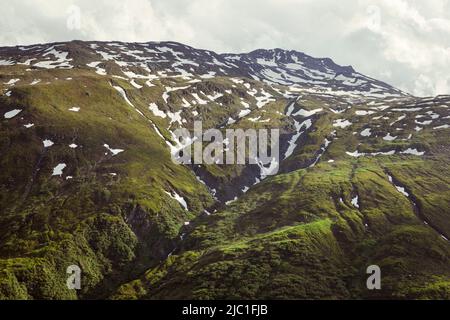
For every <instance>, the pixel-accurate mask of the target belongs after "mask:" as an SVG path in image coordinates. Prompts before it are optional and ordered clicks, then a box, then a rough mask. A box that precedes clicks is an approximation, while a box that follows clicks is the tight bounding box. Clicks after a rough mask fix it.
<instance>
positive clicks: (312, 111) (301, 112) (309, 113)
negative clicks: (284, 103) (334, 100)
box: [292, 108, 323, 118]
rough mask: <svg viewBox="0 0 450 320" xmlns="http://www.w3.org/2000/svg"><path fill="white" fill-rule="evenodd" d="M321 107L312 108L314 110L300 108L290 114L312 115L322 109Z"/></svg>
mask: <svg viewBox="0 0 450 320" xmlns="http://www.w3.org/2000/svg"><path fill="white" fill-rule="evenodd" d="M322 110H323V109H322V108H318V109H314V110H305V109H300V110H298V111H297V112H296V113H294V114H292V115H293V116H302V117H305V118H307V117H311V116H312V115H314V114H316V113H318V112H320V111H322Z"/></svg>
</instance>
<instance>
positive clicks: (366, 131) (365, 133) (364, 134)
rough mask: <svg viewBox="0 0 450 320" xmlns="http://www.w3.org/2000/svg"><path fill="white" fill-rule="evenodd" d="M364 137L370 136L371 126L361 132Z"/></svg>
mask: <svg viewBox="0 0 450 320" xmlns="http://www.w3.org/2000/svg"><path fill="white" fill-rule="evenodd" d="M360 134H361V135H362V136H363V137H369V136H370V135H371V134H372V133H371V132H370V128H366V129H364V130H363V131H361V133H360Z"/></svg>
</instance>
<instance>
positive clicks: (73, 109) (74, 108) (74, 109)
mask: <svg viewBox="0 0 450 320" xmlns="http://www.w3.org/2000/svg"><path fill="white" fill-rule="evenodd" d="M69 111H72V112H78V111H80V108H79V107H72V108H70V109H69Z"/></svg>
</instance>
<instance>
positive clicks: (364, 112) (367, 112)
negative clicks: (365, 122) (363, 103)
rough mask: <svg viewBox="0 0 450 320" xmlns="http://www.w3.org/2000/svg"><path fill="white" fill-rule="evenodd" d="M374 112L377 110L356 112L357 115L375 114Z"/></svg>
mask: <svg viewBox="0 0 450 320" xmlns="http://www.w3.org/2000/svg"><path fill="white" fill-rule="evenodd" d="M374 113H375V111H366V110H357V111H356V112H355V114H356V115H357V116H366V115H369V114H374Z"/></svg>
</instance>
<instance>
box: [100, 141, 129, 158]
mask: <svg viewBox="0 0 450 320" xmlns="http://www.w3.org/2000/svg"><path fill="white" fill-rule="evenodd" d="M103 146H104V147H105V148H106V149H108V150H109V151H110V152H111V153H112V154H113V156H115V155H117V154H119V153H121V152H123V151H125V150H123V149H112V148H110V146H109V145H108V144H106V143H105V144H104V145H103Z"/></svg>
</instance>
